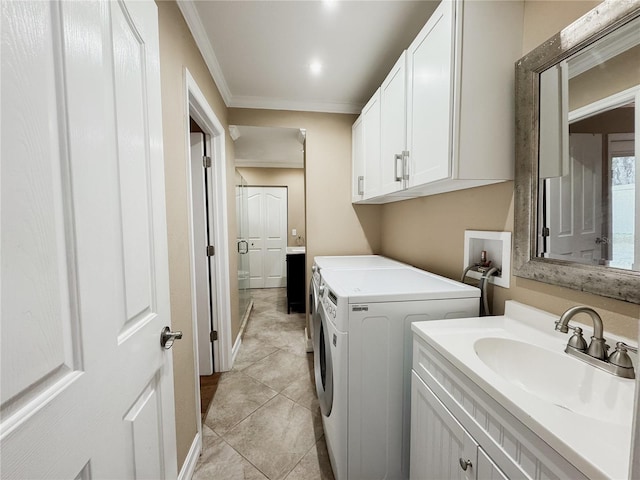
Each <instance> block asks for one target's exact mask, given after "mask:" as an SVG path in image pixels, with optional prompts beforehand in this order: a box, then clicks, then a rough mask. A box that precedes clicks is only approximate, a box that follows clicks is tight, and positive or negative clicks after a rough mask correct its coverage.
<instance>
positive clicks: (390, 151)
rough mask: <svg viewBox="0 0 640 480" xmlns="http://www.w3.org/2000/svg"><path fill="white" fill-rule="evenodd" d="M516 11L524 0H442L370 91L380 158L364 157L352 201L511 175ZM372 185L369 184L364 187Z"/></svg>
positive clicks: (518, 45) (518, 44) (519, 13)
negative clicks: (377, 110)
mask: <svg viewBox="0 0 640 480" xmlns="http://www.w3.org/2000/svg"><path fill="white" fill-rule="evenodd" d="M523 8H524V6H523V2H522V1H513V2H475V1H463V0H455V1H443V2H441V3H440V5H439V6H438V8H437V9H436V10H435V12H434V13H433V15H432V16H431V17H430V19H429V20H428V21H427V23H426V24H425V26H424V27H423V29H422V30H421V31H420V33H419V34H418V36H417V37H416V38H415V39H414V41H413V42H412V43H411V45H410V46H409V47H408V49H407V50H406V51H405V52H404V53H403V54H402V56H401V57H400V59H399V60H398V62H397V63H396V65H394V67H393V69H392V71H391V72H390V73H389V75H388V76H387V79H385V82H384V83H383V85H382V87H381V88H380V90H379V91H378V92H376V95H377V96H378V99H379V101H380V102H381V119H380V124H381V131H380V135H381V146H380V149H381V155H380V158H376V162H370V158H369V157H367V156H365V157H364V183H365V188H364V194H363V195H362V198H361V199H358V200H357V202H358V203H388V202H393V201H398V200H404V199H407V198H413V197H419V196H425V195H431V194H436V193H443V192H448V191H453V190H459V189H464V188H471V187H476V186H480V185H487V184H491V183H497V182H502V181H505V180H512V179H513V172H514V130H515V125H514V110H515V109H514V97H515V93H514V63H515V61H516V60H517V59H518V58H519V57H520V56H521V54H522V25H523ZM374 98H375V96H374ZM365 108H366V107H365ZM363 114H364V110H363ZM370 182H372V186H375V187H376V188H371V189H367V187H366V185H367V184H368V183H370ZM376 182H377V183H376ZM380 182H381V183H380Z"/></svg>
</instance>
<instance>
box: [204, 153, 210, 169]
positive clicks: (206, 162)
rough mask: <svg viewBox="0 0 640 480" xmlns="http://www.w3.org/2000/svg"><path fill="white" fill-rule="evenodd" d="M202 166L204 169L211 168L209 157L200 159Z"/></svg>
mask: <svg viewBox="0 0 640 480" xmlns="http://www.w3.org/2000/svg"><path fill="white" fill-rule="evenodd" d="M202 166H203V167H204V168H209V167H210V166H211V157H206V156H205V157H202Z"/></svg>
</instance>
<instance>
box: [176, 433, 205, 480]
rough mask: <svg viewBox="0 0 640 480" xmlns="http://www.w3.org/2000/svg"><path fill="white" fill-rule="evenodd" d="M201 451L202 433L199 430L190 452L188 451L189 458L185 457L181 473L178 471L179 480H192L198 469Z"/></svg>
mask: <svg viewBox="0 0 640 480" xmlns="http://www.w3.org/2000/svg"><path fill="white" fill-rule="evenodd" d="M200 453H202V434H201V433H200V432H197V433H196V436H195V438H194V439H193V443H192V444H191V448H190V449H189V453H187V458H185V459H184V463H183V464H182V468H181V469H180V473H178V480H191V477H193V474H194V472H195V471H196V464H197V463H198V458H200Z"/></svg>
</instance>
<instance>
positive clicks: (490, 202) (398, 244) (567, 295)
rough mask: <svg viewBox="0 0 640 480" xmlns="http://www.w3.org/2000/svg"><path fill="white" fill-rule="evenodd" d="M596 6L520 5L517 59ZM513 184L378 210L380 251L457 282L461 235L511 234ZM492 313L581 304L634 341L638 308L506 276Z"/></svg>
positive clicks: (609, 327) (560, 308) (556, 310)
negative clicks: (507, 307) (512, 305)
mask: <svg viewBox="0 0 640 480" xmlns="http://www.w3.org/2000/svg"><path fill="white" fill-rule="evenodd" d="M597 4H598V2H593V1H588V2H581V1H568V2H558V1H526V2H525V25H524V38H523V45H524V51H523V52H522V53H523V55H524V54H525V53H527V52H528V51H530V50H531V49H533V48H535V47H536V46H537V45H538V44H540V43H542V42H543V41H544V40H546V39H547V38H549V37H551V36H552V35H553V34H555V33H557V32H558V31H560V30H561V29H562V28H563V27H565V26H566V25H568V24H569V23H571V22H572V21H573V20H575V19H576V18H578V17H580V16H581V15H583V14H584V13H586V12H587V11H589V10H590V9H591V8H593V7H594V6H595V5H597ZM513 199H514V198H513V182H506V183H502V184H498V185H492V186H487V187H480V188H474V189H469V190H463V191H460V192H453V193H447V194H442V195H435V196H431V197H423V198H418V199H414V200H408V201H404V202H399V203H393V204H387V205H384V206H382V207H381V208H382V235H381V241H382V248H381V250H380V252H381V253H382V254H384V255H388V256H390V257H393V258H397V259H400V260H403V261H406V262H409V263H411V264H413V265H416V266H418V267H421V268H425V269H427V270H431V271H433V272H435V273H439V274H442V275H445V276H447V277H450V278H454V279H458V278H459V277H460V274H461V272H462V268H463V245H464V230H467V229H473V230H497V231H513ZM494 291H495V295H494V299H493V309H494V312H495V313H502V312H503V311H504V302H505V301H506V300H509V299H514V300H517V301H520V302H523V303H526V304H529V305H533V306H535V307H538V308H541V309H543V310H547V311H550V312H552V313H556V314H560V313H562V312H563V311H564V310H566V309H567V308H568V307H570V306H573V305H575V304H587V305H591V306H593V307H595V308H596V309H597V310H598V311H600V312H601V313H602V314H603V318H604V323H605V328H606V329H607V331H611V332H615V333H619V334H622V335H626V336H629V337H631V338H635V337H637V333H638V318H640V306H638V305H633V304H630V303H626V302H620V301H617V300H611V299H608V298H604V297H598V296H595V295H590V294H586V293H582V292H578V291H575V290H570V289H566V288H562V287H556V286H552V285H547V284H544V283H540V282H535V281H532V280H526V279H522V278H517V277H513V276H512V277H511V288H509V289H503V288H498V287H496V288H495V289H494Z"/></svg>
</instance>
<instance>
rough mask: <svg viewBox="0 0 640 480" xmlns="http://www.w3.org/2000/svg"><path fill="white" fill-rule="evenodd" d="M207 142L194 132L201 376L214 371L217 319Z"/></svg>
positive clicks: (194, 228)
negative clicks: (214, 337) (212, 338)
mask: <svg viewBox="0 0 640 480" xmlns="http://www.w3.org/2000/svg"><path fill="white" fill-rule="evenodd" d="M206 145H207V141H206V138H205V135H204V133H192V134H191V158H190V162H191V163H190V164H191V214H192V231H193V239H192V240H193V257H194V258H193V262H194V265H193V269H194V272H193V275H194V280H195V285H194V287H195V288H194V295H195V302H194V303H195V309H196V318H197V324H198V329H197V338H198V365H199V367H200V368H199V373H200V375H212V374H213V372H214V364H213V363H214V362H213V358H214V357H213V348H214V342H212V341H211V332H212V331H213V330H214V326H215V325H216V324H217V322H215V318H214V315H215V312H216V308H215V300H216V297H215V291H216V290H215V288H214V284H213V282H215V278H216V275H215V272H214V270H213V269H214V268H215V266H214V264H213V262H212V261H211V256H210V255H209V253H210V252H208V250H207V247H208V246H213V247H214V248H215V246H214V245H213V231H212V230H211V229H212V228H213V222H212V221H211V222H210V221H209V215H210V214H212V213H213V208H211V206H210V201H211V197H212V195H208V189H209V188H211V187H212V185H213V182H212V180H211V168H210V167H209V168H205V166H204V162H203V159H204V158H210V157H208V156H207V152H206Z"/></svg>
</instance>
